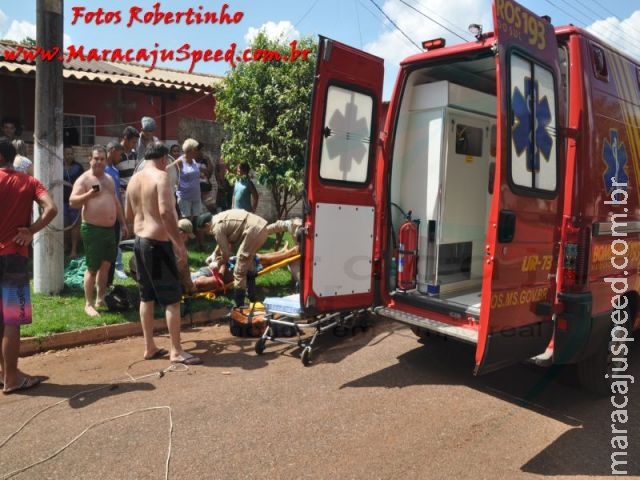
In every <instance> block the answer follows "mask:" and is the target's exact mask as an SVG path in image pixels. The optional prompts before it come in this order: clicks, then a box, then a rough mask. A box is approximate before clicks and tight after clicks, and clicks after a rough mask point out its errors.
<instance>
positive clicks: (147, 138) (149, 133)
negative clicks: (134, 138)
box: [136, 117, 158, 160]
mask: <svg viewBox="0 0 640 480" xmlns="http://www.w3.org/2000/svg"><path fill="white" fill-rule="evenodd" d="M140 123H141V124H142V130H141V131H140V137H139V138H138V146H137V147H136V150H137V152H138V160H140V159H142V158H144V152H145V150H146V149H147V147H148V146H149V144H151V143H153V142H157V141H158V138H157V137H155V136H154V135H153V132H155V131H156V121H155V120H154V119H153V118H151V117H142V120H140Z"/></svg>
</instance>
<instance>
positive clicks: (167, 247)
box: [125, 142, 202, 365]
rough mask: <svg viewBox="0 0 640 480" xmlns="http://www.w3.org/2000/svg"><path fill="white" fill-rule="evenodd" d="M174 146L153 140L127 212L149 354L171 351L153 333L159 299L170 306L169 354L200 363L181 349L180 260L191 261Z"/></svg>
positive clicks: (167, 309)
mask: <svg viewBox="0 0 640 480" xmlns="http://www.w3.org/2000/svg"><path fill="white" fill-rule="evenodd" d="M168 154H169V149H168V148H167V147H166V146H165V145H164V144H162V143H160V142H153V143H151V144H150V145H149V146H148V147H147V150H146V151H145V162H144V165H143V166H142V168H141V170H140V171H139V172H138V173H136V174H135V175H134V176H133V177H131V180H130V182H129V185H128V186H127V196H126V207H125V216H126V221H127V222H128V223H133V232H134V233H135V241H134V247H133V249H134V254H135V258H136V264H137V270H138V285H139V289H140V323H141V324H142V333H143V335H144V358H145V359H147V360H149V359H153V358H159V357H162V356H163V355H166V354H167V351H166V350H165V349H163V348H158V346H157V345H156V343H155V340H154V338H153V310H154V306H155V302H158V303H159V304H161V305H163V306H164V307H165V315H166V319H167V327H168V329H169V337H170V340H171V350H170V352H168V353H169V358H170V360H171V361H172V362H175V363H184V364H186V365H197V364H199V363H202V360H201V359H200V358H198V357H196V356H194V355H191V354H190V353H187V352H185V351H184V349H183V348H182V344H181V343H180V299H181V296H182V292H181V288H180V280H179V275H178V267H177V265H178V263H179V262H184V261H186V257H187V251H186V248H185V246H184V241H183V239H182V238H181V236H180V230H179V229H178V216H177V214H176V206H175V197H174V195H173V191H172V190H171V186H170V182H169V178H168V175H167V172H165V167H166V166H167V163H168Z"/></svg>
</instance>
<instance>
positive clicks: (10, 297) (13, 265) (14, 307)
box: [0, 255, 31, 326]
mask: <svg viewBox="0 0 640 480" xmlns="http://www.w3.org/2000/svg"><path fill="white" fill-rule="evenodd" d="M0 321H2V324H3V325H13V326H19V325H27V324H29V323H31V295H30V292H29V272H28V270H27V257H23V256H22V255H1V256H0Z"/></svg>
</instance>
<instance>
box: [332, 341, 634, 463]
mask: <svg viewBox="0 0 640 480" xmlns="http://www.w3.org/2000/svg"><path fill="white" fill-rule="evenodd" d="M397 333H399V332H397V331H394V330H392V331H391V332H390V334H397ZM382 341H384V339H382ZM474 356H475V346H472V345H466V344H462V343H459V342H455V341H451V340H446V339H443V338H429V339H428V340H427V341H426V342H425V345H424V346H419V347H417V348H415V349H413V350H410V351H407V352H406V353H403V354H402V355H400V356H399V357H398V363H397V364H395V365H393V366H390V367H388V368H385V369H383V370H380V371H377V372H374V373H372V374H370V375H366V376H364V377H361V378H358V379H356V380H354V381H351V382H348V383H346V384H344V385H343V386H342V387H341V388H363V387H364V388H370V387H383V388H385V387H386V388H404V387H409V386H413V385H463V386H467V387H469V388H473V389H477V390H479V391H482V392H484V393H487V394H490V395H493V396H495V397H497V398H500V399H501V400H504V401H507V402H510V403H512V404H514V405H516V406H518V407H522V408H526V409H529V410H531V411H534V412H536V413H538V414H541V415H544V416H547V417H549V418H553V419H554V420H557V421H559V422H562V423H564V424H566V425H569V426H571V427H573V428H571V429H570V430H568V431H567V432H565V433H564V434H562V435H561V436H560V437H558V438H557V439H556V440H555V441H554V442H553V443H551V444H550V445H548V446H547V447H546V448H545V449H544V450H542V451H541V452H539V453H538V454H537V455H536V456H535V457H533V458H531V459H530V460H529V461H528V462H527V463H526V464H524V465H522V467H521V470H522V471H523V472H527V473H534V474H539V475H611V473H612V462H611V454H612V452H613V451H614V448H612V437H614V436H615V435H616V434H612V428H614V426H613V425H612V424H614V423H615V422H616V421H617V422H618V423H616V428H617V429H618V430H626V432H627V433H626V439H627V441H628V448H627V449H626V452H627V455H626V456H619V457H617V459H618V460H623V461H625V460H626V462H628V463H626V464H619V465H618V466H617V470H618V471H625V470H626V472H627V474H631V475H638V474H640V456H638V454H637V453H638V449H639V448H640V414H638V413H637V412H640V388H639V387H638V385H631V388H630V391H629V392H628V394H627V398H628V404H627V405H626V407H625V410H627V411H628V412H630V413H629V417H628V421H627V422H626V423H621V420H619V419H618V420H616V419H613V418H612V412H613V411H614V410H616V408H615V407H613V406H612V404H611V400H610V397H609V396H606V397H604V398H603V397H598V396H596V395H595V394H592V393H589V392H586V391H584V390H581V389H580V388H579V387H577V386H576V384H577V382H576V381H575V380H574V376H573V374H574V369H573V367H556V368H555V369H554V368H549V369H543V368H538V367H535V366H533V365H528V364H520V365H514V366H512V367H508V368H505V369H502V370H499V371H497V372H493V373H490V374H487V375H484V376H480V377H475V376H473V373H472V370H473V365H474ZM639 357H640V352H638V351H637V349H636V351H634V350H631V353H630V355H629V369H628V371H627V372H626V373H628V374H630V375H633V376H634V378H639V379H640V358H639ZM617 398H618V400H617V401H618V402H621V401H622V398H623V397H622V396H618V397H617ZM506 420H508V419H505V421H506ZM618 435H625V434H618ZM505 442H509V439H508V438H505ZM615 450H616V451H625V450H620V448H616V449H615Z"/></svg>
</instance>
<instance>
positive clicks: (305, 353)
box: [301, 347, 311, 367]
mask: <svg viewBox="0 0 640 480" xmlns="http://www.w3.org/2000/svg"><path fill="white" fill-rule="evenodd" d="M301 360H302V364H303V365H304V366H305V367H308V366H309V365H310V364H311V347H305V348H304V350H302V357H301Z"/></svg>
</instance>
